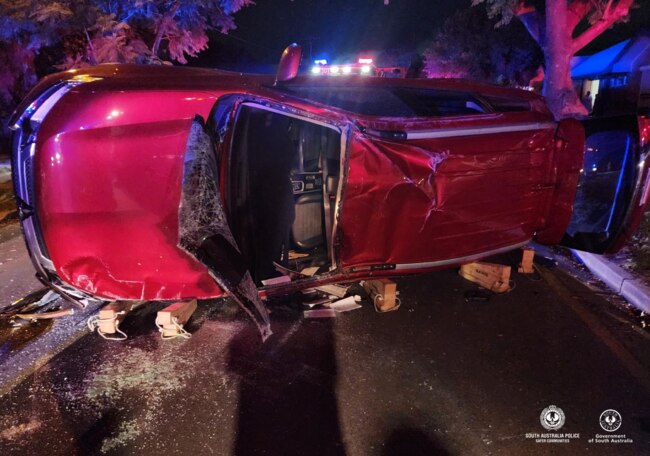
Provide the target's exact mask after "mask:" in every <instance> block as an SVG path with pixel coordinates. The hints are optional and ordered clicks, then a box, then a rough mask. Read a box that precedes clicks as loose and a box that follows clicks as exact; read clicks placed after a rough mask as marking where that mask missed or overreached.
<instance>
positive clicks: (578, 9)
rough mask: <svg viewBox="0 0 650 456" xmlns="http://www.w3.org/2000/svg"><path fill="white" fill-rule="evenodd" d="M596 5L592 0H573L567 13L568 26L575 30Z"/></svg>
mask: <svg viewBox="0 0 650 456" xmlns="http://www.w3.org/2000/svg"><path fill="white" fill-rule="evenodd" d="M594 8H595V5H594V4H593V2H592V0H573V1H572V2H571V3H570V4H569V9H568V13H569V14H567V27H568V28H569V29H570V30H571V32H573V31H574V30H575V28H576V27H577V26H578V24H579V23H580V22H581V21H582V20H583V19H584V18H585V17H586V16H587V14H589V11H590V10H593V9H594Z"/></svg>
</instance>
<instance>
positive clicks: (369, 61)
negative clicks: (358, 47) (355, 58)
mask: <svg viewBox="0 0 650 456" xmlns="http://www.w3.org/2000/svg"><path fill="white" fill-rule="evenodd" d="M359 63H360V64H362V65H372V59H369V58H363V57H362V58H360V59H359Z"/></svg>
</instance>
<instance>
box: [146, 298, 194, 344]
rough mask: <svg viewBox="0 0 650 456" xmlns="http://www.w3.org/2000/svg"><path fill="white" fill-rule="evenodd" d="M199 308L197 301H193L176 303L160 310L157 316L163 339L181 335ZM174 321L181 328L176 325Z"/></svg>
mask: <svg viewBox="0 0 650 456" xmlns="http://www.w3.org/2000/svg"><path fill="white" fill-rule="evenodd" d="M197 306H198V304H197V302H196V299H192V300H191V301H181V302H175V303H174V304H171V305H169V306H167V307H165V308H164V309H163V310H160V311H159V312H158V315H156V324H157V325H158V326H160V327H161V328H162V335H163V338H166V337H174V336H177V335H179V334H180V331H181V329H182V327H183V325H184V324H185V323H187V321H188V320H189V319H190V317H191V316H192V314H193V313H194V311H195V310H196V308H197ZM174 320H175V321H176V323H177V324H178V326H180V327H181V328H179V327H178V326H177V325H176V324H174Z"/></svg>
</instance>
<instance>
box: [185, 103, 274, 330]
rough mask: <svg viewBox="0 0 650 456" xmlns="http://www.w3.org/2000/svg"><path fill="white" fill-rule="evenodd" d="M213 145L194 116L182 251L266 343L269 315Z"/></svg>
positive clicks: (187, 176)
mask: <svg viewBox="0 0 650 456" xmlns="http://www.w3.org/2000/svg"><path fill="white" fill-rule="evenodd" d="M218 177H219V172H218V167H217V161H216V157H215V151H214V148H213V141H212V138H211V136H210V135H209V133H208V132H207V131H206V130H205V126H204V122H203V119H201V118H200V117H198V116H197V117H196V118H195V120H194V122H193V123H192V127H191V130H190V134H189V136H188V140H187V149H186V152H185V163H184V168H183V187H182V194H181V203H180V207H179V213H178V223H179V231H178V233H179V241H178V246H179V247H180V248H181V249H183V250H184V251H186V252H187V253H188V254H190V255H191V256H193V257H194V258H196V259H197V260H198V261H199V262H201V263H203V264H204V265H205V266H206V267H207V269H208V271H209V272H210V275H211V276H212V278H213V279H214V280H215V282H217V284H218V285H219V286H220V287H221V288H222V289H223V290H224V291H227V292H229V293H230V294H231V295H232V296H233V298H235V300H236V301H237V302H238V303H239V305H240V306H241V307H242V308H243V309H244V310H245V311H246V312H247V313H248V314H249V315H250V317H251V318H252V319H253V321H254V322H255V324H256V325H257V327H258V329H259V331H260V333H261V335H262V339H263V340H266V338H268V337H269V336H270V335H271V334H272V332H271V324H270V321H269V315H268V311H267V309H266V307H265V305H264V303H263V302H262V300H261V299H260V298H259V294H258V290H257V287H256V286H255V283H254V282H253V279H252V277H251V275H250V273H249V272H248V270H247V268H246V265H245V264H244V261H243V258H242V256H241V253H240V251H239V249H238V247H237V244H236V242H235V239H234V237H233V235H232V233H231V231H230V227H229V226H228V222H227V220H226V214H225V211H224V208H223V204H222V199H221V193H220V191H219V180H218Z"/></svg>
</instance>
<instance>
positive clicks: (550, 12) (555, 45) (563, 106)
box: [543, 0, 587, 120]
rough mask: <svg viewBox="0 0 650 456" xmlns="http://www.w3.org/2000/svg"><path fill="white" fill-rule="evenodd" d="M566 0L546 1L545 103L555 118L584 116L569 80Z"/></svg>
mask: <svg viewBox="0 0 650 456" xmlns="http://www.w3.org/2000/svg"><path fill="white" fill-rule="evenodd" d="M567 13H568V1H567V0H546V31H545V33H546V39H545V42H544V47H543V50H544V60H545V62H546V81H545V83H544V92H543V93H544V96H545V97H546V104H547V105H548V107H549V109H550V110H551V112H552V113H553V115H554V116H555V118H556V119H558V120H559V119H563V118H567V117H576V116H584V115H587V109H586V108H585V107H584V106H583V105H582V103H581V101H580V99H579V98H578V95H577V94H576V92H575V91H574V90H573V83H572V81H571V58H572V57H573V51H572V45H573V39H572V36H571V32H572V31H571V29H570V27H568V24H567Z"/></svg>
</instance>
